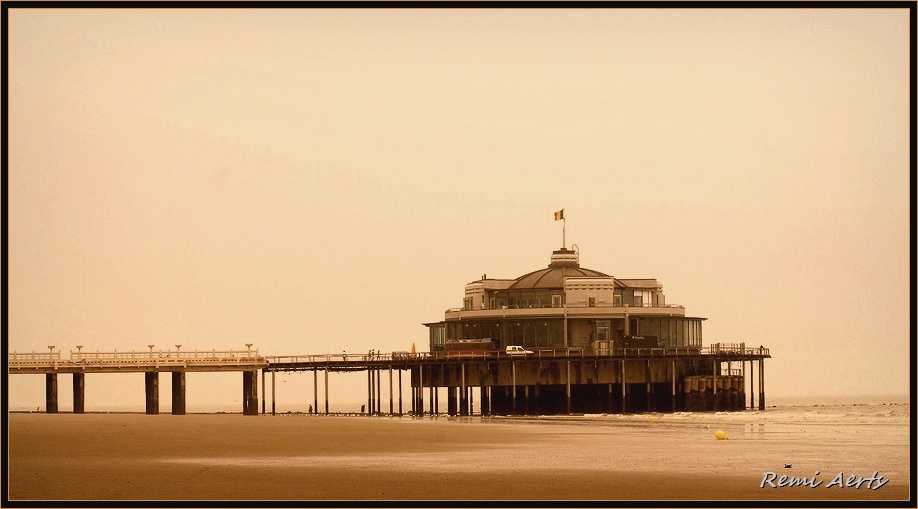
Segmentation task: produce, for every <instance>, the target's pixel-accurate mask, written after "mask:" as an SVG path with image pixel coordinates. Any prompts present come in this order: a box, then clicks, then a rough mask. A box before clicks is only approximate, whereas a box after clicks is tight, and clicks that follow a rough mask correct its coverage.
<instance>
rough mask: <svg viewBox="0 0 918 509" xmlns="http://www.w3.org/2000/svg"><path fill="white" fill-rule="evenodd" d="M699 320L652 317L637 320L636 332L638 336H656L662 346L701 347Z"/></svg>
mask: <svg viewBox="0 0 918 509" xmlns="http://www.w3.org/2000/svg"><path fill="white" fill-rule="evenodd" d="M701 322H702V320H701V319H700V318H683V317H669V316H664V317H653V318H638V319H637V325H638V327H637V332H636V333H635V334H637V335H640V336H656V337H658V338H660V345H662V346H693V347H700V346H701Z"/></svg>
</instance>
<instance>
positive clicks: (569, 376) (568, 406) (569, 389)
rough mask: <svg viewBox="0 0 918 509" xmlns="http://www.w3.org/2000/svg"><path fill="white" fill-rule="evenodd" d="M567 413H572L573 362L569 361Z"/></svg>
mask: <svg viewBox="0 0 918 509" xmlns="http://www.w3.org/2000/svg"><path fill="white" fill-rule="evenodd" d="M567 413H568V415H570V414H571V413H572V412H571V361H570V360H568V361H567Z"/></svg>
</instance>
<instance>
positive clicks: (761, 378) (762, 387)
mask: <svg viewBox="0 0 918 509" xmlns="http://www.w3.org/2000/svg"><path fill="white" fill-rule="evenodd" d="M759 410H765V359H764V358H763V359H759Z"/></svg>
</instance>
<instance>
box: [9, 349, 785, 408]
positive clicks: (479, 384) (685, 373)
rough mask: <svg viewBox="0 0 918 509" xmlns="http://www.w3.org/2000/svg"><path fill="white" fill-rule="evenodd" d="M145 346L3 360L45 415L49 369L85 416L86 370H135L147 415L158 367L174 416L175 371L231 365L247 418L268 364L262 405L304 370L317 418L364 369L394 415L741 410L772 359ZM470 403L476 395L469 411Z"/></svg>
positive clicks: (739, 354) (155, 394)
mask: <svg viewBox="0 0 918 509" xmlns="http://www.w3.org/2000/svg"><path fill="white" fill-rule="evenodd" d="M148 346H149V350H147V351H131V352H85V351H82V348H80V349H79V350H78V351H76V352H70V355H69V358H67V359H63V358H62V357H61V354H60V352H54V351H53V349H51V351H49V352H47V353H44V352H40V353H34V352H33V353H17V352H13V353H10V354H9V357H8V372H9V374H11V375H13V374H44V375H45V388H46V391H45V394H46V396H45V411H46V412H47V413H56V412H58V404H57V394H58V375H59V374H65V375H67V374H69V375H72V377H73V402H74V404H73V412H74V413H84V407H85V405H84V402H85V383H86V382H85V377H86V375H87V374H97V373H143V374H144V390H145V397H146V400H145V401H146V413H147V414H158V413H159V374H160V373H163V372H167V373H171V375H172V380H171V383H172V413H173V414H174V415H183V414H185V411H186V409H185V407H186V405H185V373H187V372H206V371H238V372H241V373H242V395H243V397H242V413H243V414H245V415H258V413H259V405H258V378H259V377H258V372H259V371H261V395H262V396H261V399H262V402H261V413H262V414H266V413H267V394H266V391H267V383H266V375H267V374H268V373H270V374H271V382H270V385H271V394H270V397H271V406H270V412H271V414H275V413H276V412H277V407H276V402H275V396H274V395H275V373H277V372H305V373H309V372H312V380H313V384H312V385H313V394H312V405H313V406H312V407H313V409H314V410H313V411H314V412H315V413H324V414H326V415H327V414H328V413H329V400H328V387H329V373H335V372H366V373H367V395H366V397H367V404H366V411H365V414H366V415H371V416H372V415H376V416H380V415H403V414H404V413H405V400H406V399H407V410H408V413H409V414H410V415H416V416H423V415H439V414H440V413H441V412H440V408H441V407H440V401H439V395H440V392H441V389H443V390H445V391H446V400H447V401H446V402H445V403H446V404H445V409H446V413H447V414H448V415H451V416H466V415H473V414H477V415H483V416H488V415H539V414H572V413H633V412H634V413H636V412H676V411H718V410H742V409H744V408H747V388H748V408H755V407H756V403H758V409H760V410H764V409H765V379H764V361H765V359H766V358H770V357H771V355H770V352H769V350H768V349H767V348H765V347H762V346H759V347H753V348H750V347H746V346H745V344H743V343H715V344H713V345H710V346H708V347H705V348H697V347H668V348H664V347H660V348H621V349H608V350H602V351H592V352H590V351H586V352H585V351H584V350H583V349H580V348H566V349H547V350H536V351H534V352H532V353H531V354H527V355H523V356H519V355H509V354H507V353H506V352H503V351H494V352H488V353H484V354H474V353H472V354H464V355H461V356H456V355H449V354H447V353H445V352H419V353H407V352H396V353H388V354H383V353H373V354H370V353H368V354H357V355H353V354H320V355H287V356H262V355H260V354H259V352H258V350H252V349H251V345H248V346H249V348H248V349H247V350H223V351H219V350H210V351H181V350H180V349H179V348H176V350H169V351H154V350H153V348H152V346H151V345H148ZM179 346H180V345H179ZM747 363H748V364H749V370H748V371H747V370H746V364H747ZM756 364H758V366H757V368H758V369H756ZM320 372H321V376H322V377H323V380H324V394H323V397H322V400H321V402H322V403H323V404H322V406H320V404H319V403H320V398H319V383H318V378H319V375H320ZM405 372H406V373H407V376H408V377H409V380H410V387H411V390H410V394H407V395H405V394H402V383H401V382H402V376H403V373H405ZM756 372H757V373H758V377H757V380H756V377H755V376H754V375H755V373H756ZM396 377H397V380H398V383H397V384H396V383H394V380H395V378H396ZM747 379H748V382H747ZM756 381H757V382H758V383H757V384H756ZM386 386H388V387H387V389H386V390H384V387H386ZM395 387H397V394H396V391H395ZM756 392H758V397H756V394H755V393H756ZM474 401H478V412H477V413H476V412H474V411H473V410H474V407H473V402H474ZM320 409H321V410H320Z"/></svg>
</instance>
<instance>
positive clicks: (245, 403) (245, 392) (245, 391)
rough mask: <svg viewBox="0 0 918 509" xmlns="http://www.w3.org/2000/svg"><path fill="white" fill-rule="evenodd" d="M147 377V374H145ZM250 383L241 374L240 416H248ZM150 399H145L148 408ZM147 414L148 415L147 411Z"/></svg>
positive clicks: (245, 376)
mask: <svg viewBox="0 0 918 509" xmlns="http://www.w3.org/2000/svg"><path fill="white" fill-rule="evenodd" d="M147 374H148V375H149V373H147ZM251 386H252V382H251V381H250V380H249V377H248V372H247V371H243V372H242V415H249V391H250V390H251ZM148 390H149V384H148ZM149 400H150V398H149V396H148V397H147V407H149V406H150V401H149ZM147 413H150V412H149V411H147Z"/></svg>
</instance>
